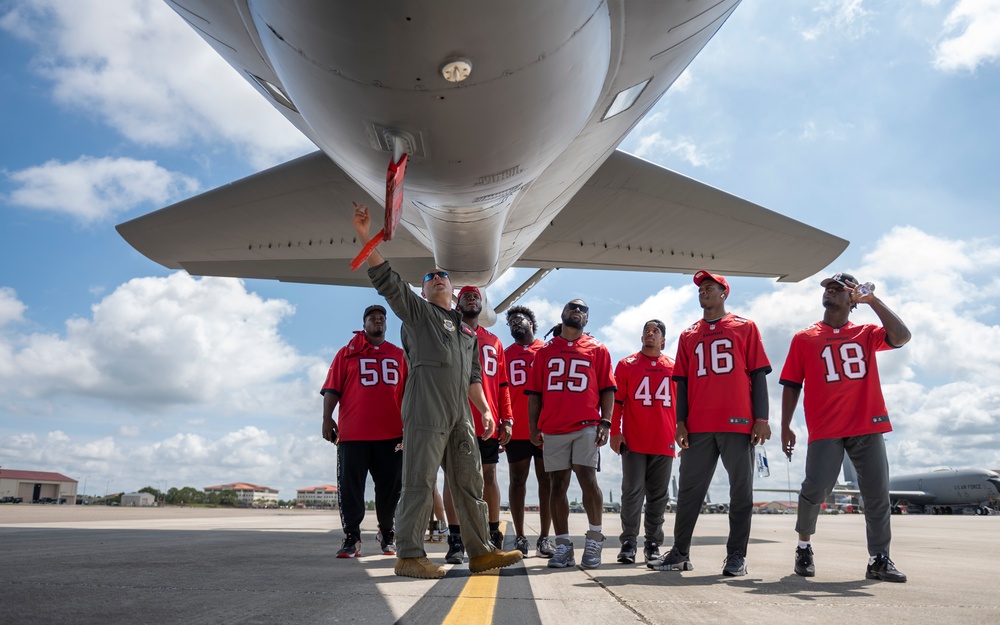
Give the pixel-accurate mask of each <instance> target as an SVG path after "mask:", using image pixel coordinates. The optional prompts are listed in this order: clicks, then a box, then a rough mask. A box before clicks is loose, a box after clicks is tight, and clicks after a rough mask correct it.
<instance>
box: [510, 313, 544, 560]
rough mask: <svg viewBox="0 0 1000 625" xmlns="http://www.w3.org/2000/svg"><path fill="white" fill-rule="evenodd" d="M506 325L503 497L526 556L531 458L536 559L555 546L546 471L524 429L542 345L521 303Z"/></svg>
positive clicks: (517, 543) (531, 315) (532, 316)
mask: <svg viewBox="0 0 1000 625" xmlns="http://www.w3.org/2000/svg"><path fill="white" fill-rule="evenodd" d="M507 327H508V328H510V335H511V337H512V338H513V339H514V343H513V345H511V346H510V347H508V348H507V349H506V350H504V358H505V359H506V361H507V379H508V381H509V382H510V389H511V391H510V404H511V414H512V415H513V416H514V429H513V432H512V433H511V437H510V442H508V443H507V444H506V445H504V448H505V452H504V453H506V454H507V466H508V468H509V470H510V484H509V486H508V490H507V497H508V500H509V501H510V516H511V517H512V519H513V521H514V535H515V539H514V547H515V548H517V549H519V550H520V551H521V553H523V554H524V555H528V549H529V546H528V539H527V538H526V537H525V535H524V498H525V495H526V491H527V489H526V484H527V481H528V472H529V470H530V469H531V459H532V458H534V459H535V479H536V480H537V481H538V514H539V523H540V526H541V527H540V529H539V536H538V542H537V543H536V544H535V555H536V556H538V557H539V558H551V557H552V555H553V554H554V553H555V549H556V548H555V545H553V544H552V541H551V540H550V539H549V526H550V525H551V524H552V516H551V515H550V513H549V495H550V490H549V474H548V473H546V472H545V462H544V460H543V459H542V450H541V449H540V448H538V447H536V446H535V445H533V444H532V443H531V440H530V436H531V432H530V430H529V428H528V396H527V395H525V394H524V389H525V387H526V386H527V384H528V377H529V376H530V375H531V364H532V363H533V362H534V361H535V354H537V353H538V350H539V349H541V348H542V345H544V344H545V343H543V342H542V341H541V340H539V339H536V338H535V332H537V331H538V322H537V321H536V320H535V313H534V312H532V311H531V309H530V308H525V307H524V306H511V307H510V308H508V309H507Z"/></svg>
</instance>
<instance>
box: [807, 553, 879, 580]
mask: <svg viewBox="0 0 1000 625" xmlns="http://www.w3.org/2000/svg"><path fill="white" fill-rule="evenodd" d="M869 570H870V567H869ZM795 574H796V575H801V576H802V577H816V565H815V564H813V548H812V545H810V546H808V547H796V548H795Z"/></svg>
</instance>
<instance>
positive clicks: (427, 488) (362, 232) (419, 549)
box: [354, 204, 521, 579]
mask: <svg viewBox="0 0 1000 625" xmlns="http://www.w3.org/2000/svg"><path fill="white" fill-rule="evenodd" d="M370 228H371V217H370V216H369V214H368V209H367V208H365V207H364V206H359V205H357V204H355V209H354V230H355V231H356V232H357V233H358V238H359V239H360V240H361V243H362V245H364V244H367V243H368V241H369V240H371V234H370V232H369V231H370ZM368 277H369V278H370V279H371V281H372V285H374V286H375V288H376V289H377V290H378V292H379V294H380V295H381V296H382V297H384V298H385V300H386V302H387V303H388V304H389V307H390V308H392V311H393V312H394V313H396V316H397V317H399V319H400V321H401V322H402V329H401V330H400V335H401V337H402V342H403V351H404V352H405V354H406V362H407V368H408V369H409V375H408V377H407V380H406V387H405V389H404V390H403V406H402V413H403V492H402V495H401V496H400V499H399V507H398V508H397V510H396V547H397V551H396V556H397V560H396V575H401V576H403V577H419V578H424V579H433V578H439V577H444V574H445V569H444V568H443V567H441V566H438V565H436V564H432V563H431V562H430V560H428V559H427V553H426V552H425V551H424V543H423V534H424V529H425V528H426V527H427V519H429V518H431V509H432V507H433V492H434V484H435V482H436V480H437V469H438V467H439V466H443V467H444V470H445V473H446V474H447V475H448V482H449V484H450V485H451V492H452V496H453V497H454V501H455V505H456V508H457V511H458V517H459V521H460V523H461V525H462V530H463V531H462V538H463V541H464V542H465V547H466V549H467V550H468V553H469V570H471V571H472V572H473V573H480V572H483V571H488V570H490V569H497V568H501V567H505V566H510V565H511V564H515V563H517V562H519V561H520V560H521V552H520V551H518V550H514V551H500V550H498V549H495V548H494V547H493V545H492V544H490V542H489V526H488V524H487V507H486V502H485V501H483V468H482V464H481V460H480V454H479V446H478V445H477V444H476V433H475V429H474V428H473V427H472V412H471V410H470V409H469V400H470V399H471V400H472V403H474V404H475V405H476V408H478V409H479V412H480V414H481V415H482V419H483V425H484V426H485V427H486V432H484V433H483V437H484V438H489V437H490V436H492V435H493V431H494V428H495V425H494V422H493V416H492V415H491V414H490V408H489V405H488V404H487V402H486V396H485V394H484V393H483V385H482V373H481V365H480V363H479V354H478V347H477V345H478V343H477V341H476V333H475V331H474V330H473V329H472V328H470V327H469V326H468V325H466V324H464V323H462V313H461V312H460V311H458V310H454V309H453V308H452V293H453V290H454V289H453V287H452V284H451V280H450V279H449V277H448V273H447V272H445V271H440V270H435V271H431V272H430V273H428V274H427V275H426V276H424V280H423V288H422V294H423V296H424V299H421V298H420V297H419V296H417V295H416V294H415V293H414V292H413V291H412V290H410V287H409V286H408V285H407V284H406V283H405V282H403V279H402V278H400V277H399V274H397V273H396V272H395V271H393V270H392V268H391V267H390V266H389V263H388V262H387V261H386V260H385V259H384V258H383V257H382V255H381V254H379V253H378V251H377V250H376V251H373V252H372V253H371V255H370V256H369V257H368Z"/></svg>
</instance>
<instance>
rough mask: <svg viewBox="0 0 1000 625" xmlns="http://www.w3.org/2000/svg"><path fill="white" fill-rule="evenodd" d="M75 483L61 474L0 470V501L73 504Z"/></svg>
mask: <svg viewBox="0 0 1000 625" xmlns="http://www.w3.org/2000/svg"><path fill="white" fill-rule="evenodd" d="M77 483H78V482H77V481H76V480H74V479H73V478H71V477H66V476H65V475H63V474H62V473H52V472H49V471H17V470H14V469H0V500H3V501H9V500H11V499H17V498H20V499H21V500H22V501H23V502H24V503H28V502H44V503H55V502H58V501H60V500H63V503H67V504H75V503H76V488H77Z"/></svg>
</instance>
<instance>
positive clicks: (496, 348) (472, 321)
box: [444, 286, 513, 564]
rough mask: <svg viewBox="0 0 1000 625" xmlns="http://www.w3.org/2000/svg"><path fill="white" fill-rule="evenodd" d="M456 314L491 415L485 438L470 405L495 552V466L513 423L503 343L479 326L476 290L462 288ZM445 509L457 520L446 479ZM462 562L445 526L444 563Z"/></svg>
mask: <svg viewBox="0 0 1000 625" xmlns="http://www.w3.org/2000/svg"><path fill="white" fill-rule="evenodd" d="M457 308H458V310H459V312H461V313H462V321H463V322H464V323H465V324H467V325H468V326H469V327H470V328H472V329H473V330H475V331H476V341H477V343H478V347H479V363H480V364H481V365H482V375H483V392H484V393H485V394H486V402H487V403H488V404H489V406H490V414H491V415H492V416H493V423H494V430H495V431H494V432H493V433H492V434H491V435H490V436H484V434H485V431H486V430H485V428H484V427H483V418H482V414H481V413H480V412H479V409H477V408H476V406H475V404H473V403H472V402H471V401H470V402H469V407H470V408H471V410H472V422H473V423H474V424H475V426H476V436H477V437H478V438H479V453H480V455H481V456H482V464H483V499H484V500H485V501H486V505H487V507H488V508H489V527H490V542H491V543H492V544H493V546H494V547H496V548H497V549H503V534H501V533H500V485H499V484H497V463H498V462H500V446H501V445H505V444H506V443H507V441H509V440H510V434H511V428H512V425H513V421H512V418H511V412H510V389H508V388H507V363H506V362H505V361H504V353H503V344H502V343H500V339H499V338H498V337H497V335H495V334H493V333H492V332H490V331H489V330H487V329H486V328H484V327H483V326H481V325H479V315H480V314H481V313H482V312H483V294H482V292H481V291H480V290H479V288H478V287H474V286H464V287H462V288H461V290H459V292H458V306H457ZM444 508H445V511H446V513H447V515H448V519H449V521H451V520H457V518H458V517H457V515H456V512H455V506H454V504H453V502H452V499H451V490H450V489H449V488H448V476H447V475H445V478H444ZM464 560H465V545H464V544H463V543H462V530H461V526H460V525H459V524H458V523H454V524H449V525H448V553H447V554H446V555H445V562H448V563H449V564H461V563H462V562H463V561H464Z"/></svg>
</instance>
